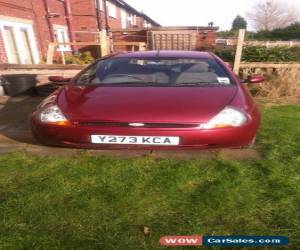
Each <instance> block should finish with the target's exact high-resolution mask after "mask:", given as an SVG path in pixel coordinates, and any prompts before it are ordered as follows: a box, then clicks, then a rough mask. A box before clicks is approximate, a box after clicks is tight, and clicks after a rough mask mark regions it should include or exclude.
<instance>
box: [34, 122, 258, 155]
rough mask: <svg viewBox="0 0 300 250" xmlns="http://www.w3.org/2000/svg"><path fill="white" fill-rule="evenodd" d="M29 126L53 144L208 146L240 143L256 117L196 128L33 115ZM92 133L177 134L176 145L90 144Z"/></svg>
mask: <svg viewBox="0 0 300 250" xmlns="http://www.w3.org/2000/svg"><path fill="white" fill-rule="evenodd" d="M31 127H32V131H33V134H34V135H35V137H36V138H37V139H38V140H39V141H40V142H42V143H44V144H47V145H54V146H65V147H74V148H98V149H146V150H148V149H150V150H154V149H167V150H170V149H207V148H225V147H230V148H234V147H243V146H246V145H248V144H249V143H250V142H251V140H252V139H253V138H254V137H255V136H256V132H257V129H258V127H259V119H251V120H249V121H248V122H247V123H246V124H245V125H244V126H242V127H236V128H219V129H207V130H204V129H198V128H189V129H187V128H180V129H179V128H172V129H170V128H132V127H113V126H112V127H109V126H105V127H93V126H77V125H71V126H68V127H63V126H55V125H48V124H46V125H45V124H42V123H39V122H38V121H37V120H35V119H34V118H32V120H31ZM91 135H121V136H122V135H124V136H179V137H180V144H179V145H176V146H152V145H151V146H149V145H119V144H118V145H111V144H93V143H92V142H91Z"/></svg>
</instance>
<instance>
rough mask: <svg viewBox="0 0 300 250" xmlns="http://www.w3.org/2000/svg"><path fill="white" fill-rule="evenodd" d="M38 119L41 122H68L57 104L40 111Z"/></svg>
mask: <svg viewBox="0 0 300 250" xmlns="http://www.w3.org/2000/svg"><path fill="white" fill-rule="evenodd" d="M40 121H41V122H43V123H53V124H57V125H65V124H66V123H68V120H67V118H66V117H65V116H64V114H63V113H62V112H61V110H60V109H59V107H58V106H57V105H50V106H48V107H47V108H45V109H44V110H43V111H42V112H41V113H40Z"/></svg>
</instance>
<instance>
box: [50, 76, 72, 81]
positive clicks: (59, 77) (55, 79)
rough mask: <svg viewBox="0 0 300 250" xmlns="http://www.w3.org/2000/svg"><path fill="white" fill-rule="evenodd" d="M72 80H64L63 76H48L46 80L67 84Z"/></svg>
mask: <svg viewBox="0 0 300 250" xmlns="http://www.w3.org/2000/svg"><path fill="white" fill-rule="evenodd" d="M71 79H72V78H65V77H63V76H49V77H48V80H49V81H50V82H69V81H71Z"/></svg>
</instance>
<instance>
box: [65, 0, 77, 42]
mask: <svg viewBox="0 0 300 250" xmlns="http://www.w3.org/2000/svg"><path fill="white" fill-rule="evenodd" d="M63 3H64V7H65V16H66V21H67V25H68V30H69V37H70V41H71V42H74V41H75V36H74V32H73V31H74V29H73V25H72V11H71V4H70V0H65V1H64V2H63Z"/></svg>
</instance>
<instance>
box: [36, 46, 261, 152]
mask: <svg viewBox="0 0 300 250" xmlns="http://www.w3.org/2000/svg"><path fill="white" fill-rule="evenodd" d="M50 80H52V81H69V82H70V83H69V84H67V85H66V86H64V87H62V88H60V89H59V90H57V91H56V92H55V93H53V94H52V95H51V96H49V97H48V98H46V99H45V100H44V101H43V102H42V103H41V104H40V105H39V107H38V108H37V109H36V110H35V111H34V112H33V114H32V116H31V125H32V131H33V134H34V135H35V137H36V138H37V139H38V140H39V141H40V142H42V143H44V144H47V145H56V146H68V147H78V148H105V149H108V148H140V149H193V148H197V149H204V148H216V147H243V146H247V145H249V144H251V143H253V141H254V139H255V137H256V132H257V129H258V127H259V123H260V113H259V110H258V108H257V106H256V105H255V103H254V102H253V100H252V98H251V96H250V95H249V93H248V92H247V91H246V90H245V88H244V86H243V83H241V80H240V79H239V78H238V77H237V76H235V75H234V74H233V72H232V71H231V69H230V68H229V67H228V66H227V65H226V64H225V63H224V62H222V61H221V59H219V58H218V57H217V56H215V55H214V54H211V53H207V52H191V51H144V52H131V53H124V54H117V55H111V56H109V57H106V58H102V59H100V60H98V61H96V62H94V63H93V64H91V65H90V66H89V67H87V68H86V69H84V70H83V71H82V72H80V73H79V74H78V75H77V76H76V77H74V78H73V79H65V78H62V77H50ZM261 81H263V77H261V76H255V77H249V79H248V81H247V82H251V83H255V82H261Z"/></svg>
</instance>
